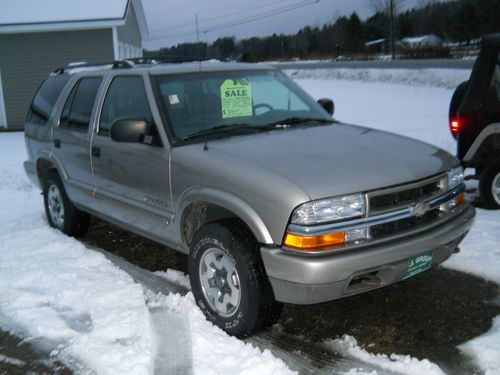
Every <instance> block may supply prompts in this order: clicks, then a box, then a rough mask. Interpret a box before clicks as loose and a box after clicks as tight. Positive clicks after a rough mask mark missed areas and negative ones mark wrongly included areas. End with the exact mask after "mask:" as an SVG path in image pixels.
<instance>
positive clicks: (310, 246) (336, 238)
mask: <svg viewBox="0 0 500 375" xmlns="http://www.w3.org/2000/svg"><path fill="white" fill-rule="evenodd" d="M344 243H345V232H334V233H326V234H320V235H317V236H302V235H300V234H293V233H287V234H286V236H285V246H288V247H291V248H294V249H299V250H306V251H307V250H320V249H324V248H328V247H333V246H338V245H343V244H344Z"/></svg>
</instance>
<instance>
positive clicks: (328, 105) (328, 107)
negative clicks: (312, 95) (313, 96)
mask: <svg viewBox="0 0 500 375" xmlns="http://www.w3.org/2000/svg"><path fill="white" fill-rule="evenodd" d="M318 104H319V105H320V106H322V107H323V109H324V110H325V111H327V112H328V113H329V114H330V115H332V116H333V112H334V111H335V105H334V104H333V100H332V99H327V98H321V99H318Z"/></svg>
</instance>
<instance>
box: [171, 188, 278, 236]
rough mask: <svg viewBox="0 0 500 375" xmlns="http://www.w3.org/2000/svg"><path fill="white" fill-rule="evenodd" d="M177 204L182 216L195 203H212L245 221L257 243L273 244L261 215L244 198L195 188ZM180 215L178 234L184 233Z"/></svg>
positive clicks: (178, 211) (177, 210)
mask: <svg viewBox="0 0 500 375" xmlns="http://www.w3.org/2000/svg"><path fill="white" fill-rule="evenodd" d="M178 201H179V203H178V204H177V208H176V212H177V213H179V214H181V213H182V212H184V210H185V208H186V207H187V206H188V205H189V204H191V203H195V202H204V203H210V204H214V205H217V206H220V207H222V208H225V209H226V210H229V211H231V212H233V213H234V214H235V215H236V216H238V217H239V218H240V219H241V220H243V221H244V222H245V223H246V224H247V226H248V227H249V228H250V230H251V231H252V233H253V235H254V236H255V238H256V239H257V241H258V242H259V243H261V244H266V245H270V244H273V239H272V237H271V234H270V233H269V230H268V229H267V227H266V225H265V224H264V221H263V220H262V218H261V217H260V215H259V214H258V213H257V212H256V211H255V210H254V209H253V208H252V206H250V204H248V203H247V202H246V201H244V200H243V199H242V198H240V197H238V196H236V195H234V194H232V193H229V192H227V191H223V190H218V189H214V188H208V187H195V188H192V189H190V190H188V191H186V192H185V193H183V194H182V195H181V197H180V198H179V200H178ZM181 216H182V215H180V216H179V217H178V218H179V220H177V225H178V230H179V232H178V233H181V232H182V228H181V226H182V220H181Z"/></svg>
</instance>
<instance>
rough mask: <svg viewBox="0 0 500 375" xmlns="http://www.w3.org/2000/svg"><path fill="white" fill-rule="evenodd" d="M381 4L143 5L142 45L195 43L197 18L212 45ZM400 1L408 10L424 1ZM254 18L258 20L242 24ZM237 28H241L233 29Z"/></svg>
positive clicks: (182, 1)
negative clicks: (145, 28)
mask: <svg viewBox="0 0 500 375" xmlns="http://www.w3.org/2000/svg"><path fill="white" fill-rule="evenodd" d="M377 1H383V0H178V1H166V0H142V3H143V6H144V11H145V13H146V19H147V22H148V27H149V38H148V39H146V40H145V43H144V44H145V48H146V49H157V48H160V47H164V46H170V45H174V44H177V43H181V42H194V41H196V27H195V14H196V13H198V20H199V26H200V40H202V41H213V40H215V39H217V38H218V37H220V36H232V35H234V36H236V38H247V37H251V36H263V35H271V34H273V33H277V34H279V33H285V34H289V33H295V32H297V31H298V30H299V29H300V28H302V27H304V26H306V25H311V26H321V25H323V24H325V23H328V22H333V21H335V19H336V18H337V17H339V16H342V15H350V14H351V13H352V12H353V11H356V12H357V13H358V14H359V15H360V17H362V18H366V17H368V16H370V15H371V14H373V13H374V11H375V9H376V5H375V4H376V2H377ZM397 1H403V2H404V7H405V8H410V7H413V6H415V5H419V4H422V3H423V2H424V1H426V0H397ZM302 5H304V6H302ZM295 7H296V9H293V8H295ZM286 10H289V11H286ZM274 13H278V14H276V15H272V14H274ZM263 14H266V15H272V16H269V17H262V15H263ZM253 19H257V20H256V21H253V22H248V23H243V24H241V21H243V20H253ZM234 23H238V25H237V26H231V25H232V24H234ZM225 26H229V27H225Z"/></svg>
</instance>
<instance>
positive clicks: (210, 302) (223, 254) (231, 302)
mask: <svg viewBox="0 0 500 375" xmlns="http://www.w3.org/2000/svg"><path fill="white" fill-rule="evenodd" d="M258 250H259V247H258V243H257V241H256V240H255V238H254V237H253V236H252V234H251V233H250V232H249V230H248V229H247V228H246V227H245V226H244V225H243V224H242V223H240V222H238V221H235V220H223V221H219V222H215V223H210V224H207V225H205V226H203V227H202V228H201V229H200V230H199V231H198V232H197V233H196V235H195V236H194V238H193V241H192V243H191V248H190V255H189V261H188V262H189V263H188V267H189V276H190V280H191V289H192V291H193V295H194V298H195V300H196V303H197V304H198V306H199V307H200V308H201V310H202V311H203V313H204V314H205V316H206V317H207V319H208V320H210V321H212V322H213V323H214V324H216V325H218V326H219V327H220V328H222V329H223V330H225V331H226V332H227V333H229V334H230V335H234V336H237V337H240V338H243V337H247V336H249V335H251V334H253V333H256V332H258V331H260V330H262V329H264V328H266V327H269V326H271V325H272V324H274V323H275V322H276V321H277V320H278V318H279V315H280V313H281V309H282V307H283V305H282V304H281V303H279V302H276V301H275V299H274V294H273V290H272V287H271V284H270V283H269V280H268V278H267V275H266V273H265V270H264V265H263V264H262V260H261V259H260V256H259V253H258Z"/></svg>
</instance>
